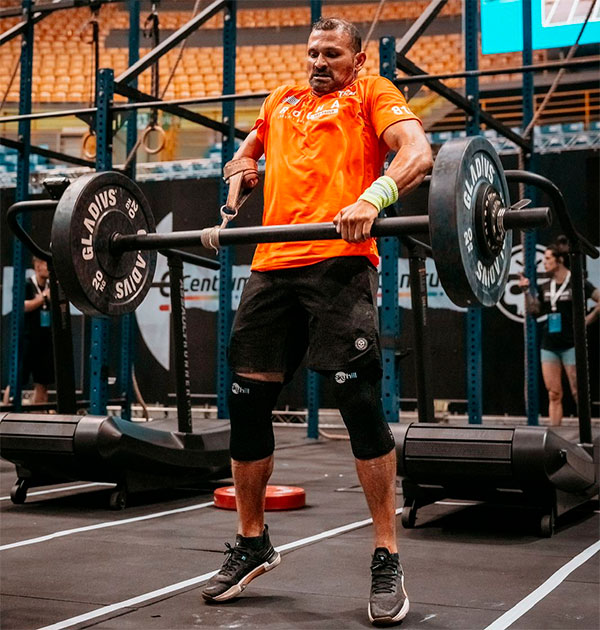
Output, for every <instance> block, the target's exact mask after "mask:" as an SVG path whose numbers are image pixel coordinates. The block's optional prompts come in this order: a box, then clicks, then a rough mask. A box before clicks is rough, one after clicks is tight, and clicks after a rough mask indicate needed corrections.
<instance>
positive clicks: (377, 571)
mask: <svg viewBox="0 0 600 630" xmlns="http://www.w3.org/2000/svg"><path fill="white" fill-rule="evenodd" d="M408 607H409V603H408V597H407V596H406V591H405V590H404V573H403V572H402V566H401V565H400V562H399V559H398V554H397V553H390V552H389V551H388V550H387V549H386V548H385V547H377V549H375V553H374V554H373V561H372V562H371V597H370V598H369V620H370V621H371V623H373V624H374V625H376V626H387V625H390V624H393V623H397V622H398V621H400V620H402V619H404V617H406V614H407V613H408Z"/></svg>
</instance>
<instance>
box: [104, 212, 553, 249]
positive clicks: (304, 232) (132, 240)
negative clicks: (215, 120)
mask: <svg viewBox="0 0 600 630" xmlns="http://www.w3.org/2000/svg"><path fill="white" fill-rule="evenodd" d="M549 223H550V210H549V208H529V209H527V210H519V211H510V210H507V211H506V213H505V214H504V227H505V229H520V228H531V227H542V226H547V225H549ZM211 229H212V228H211ZM428 229H429V218H428V217H427V216H426V215H422V216H410V217H390V218H386V219H377V220H376V221H375V222H374V223H373V227H372V229H371V235H372V236H377V237H379V236H399V235H401V234H423V233H426V232H427V231H428ZM203 232H204V230H188V231H180V232H171V233H168V234H127V235H125V234H114V235H113V237H112V239H111V251H113V252H114V253H115V254H118V253H119V252H126V251H136V250H140V249H141V250H150V249H162V248H165V247H186V246H187V247H189V246H191V245H201V244H202V233H203ZM339 238H341V237H340V235H339V233H338V232H337V231H336V229H335V226H334V225H333V223H311V224H301V225H265V226H253V227H239V228H228V229H224V230H220V231H219V243H220V245H243V244H246V245H248V244H255V243H283V242H292V241H306V240H315V241H317V240H335V239H339Z"/></svg>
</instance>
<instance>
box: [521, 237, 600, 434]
mask: <svg viewBox="0 0 600 630" xmlns="http://www.w3.org/2000/svg"><path fill="white" fill-rule="evenodd" d="M568 253H569V245H568V240H567V238H566V237H564V236H559V237H558V238H557V241H556V243H555V244H553V245H549V246H548V247H547V248H546V251H545V252H544V260H543V263H544V269H545V271H546V276H545V277H544V278H541V279H540V280H539V281H538V285H537V291H536V295H535V296H534V295H532V294H531V293H530V291H529V280H528V279H527V278H525V277H524V276H521V279H520V281H519V286H521V287H523V289H524V293H525V308H526V309H527V312H528V313H530V314H531V315H534V316H536V317H537V316H538V315H547V318H546V321H545V322H544V324H543V328H542V336H541V343H540V346H541V362H542V375H543V377H544V384H545V386H546V389H547V390H548V416H549V418H550V424H551V425H554V426H558V425H560V423H561V421H562V417H563V404H562V398H563V388H562V369H563V368H564V370H565V373H566V375H567V379H568V381H569V386H570V388H571V393H572V394H573V398H574V399H575V401H576V402H577V375H576V370H575V342H574V338H573V294H572V290H571V272H570V271H569V268H568ZM585 297H586V299H588V300H589V299H592V300H594V301H595V302H596V306H595V308H594V309H593V310H592V311H591V312H590V313H588V315H587V316H586V319H585V323H586V325H588V326H589V324H591V323H592V322H593V321H594V320H595V319H597V317H598V314H599V312H600V304H599V302H600V290H598V289H596V288H595V287H594V286H593V285H592V284H591V283H590V282H588V281H587V280H586V281H585Z"/></svg>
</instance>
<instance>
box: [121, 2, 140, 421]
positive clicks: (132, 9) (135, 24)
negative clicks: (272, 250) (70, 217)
mask: <svg viewBox="0 0 600 630" xmlns="http://www.w3.org/2000/svg"><path fill="white" fill-rule="evenodd" d="M139 57H140V0H129V63H128V67H129V68H131V66H132V65H133V64H134V63H135V62H136V61H138V59H139ZM130 85H131V87H133V88H137V77H135V78H134V79H133V81H132V82H131V84H130ZM132 100H133V99H131V98H130V99H129V101H130V102H131V101H132ZM128 117H129V118H128V120H127V122H126V123H125V124H126V139H125V147H126V149H125V153H126V155H127V156H129V154H130V153H131V152H132V151H133V149H134V147H135V145H136V143H137V109H134V110H132V111H130V112H129V113H128ZM135 171H136V160H135V154H134V155H133V156H132V159H131V161H130V163H129V165H128V167H127V176H128V177H129V178H130V179H135ZM120 329H121V352H120V354H119V379H118V383H119V394H120V398H121V399H122V400H123V403H122V404H121V409H122V412H121V416H122V417H123V419H125V420H131V403H132V401H133V383H132V369H133V357H134V351H135V348H134V343H135V334H134V332H135V318H134V315H133V313H128V314H127V315H123V316H122V317H121V321H120Z"/></svg>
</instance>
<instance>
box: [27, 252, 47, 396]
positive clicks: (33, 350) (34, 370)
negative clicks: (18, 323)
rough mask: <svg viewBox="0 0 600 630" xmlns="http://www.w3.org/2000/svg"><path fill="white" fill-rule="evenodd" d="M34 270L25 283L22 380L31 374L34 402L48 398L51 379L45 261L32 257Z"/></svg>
mask: <svg viewBox="0 0 600 630" xmlns="http://www.w3.org/2000/svg"><path fill="white" fill-rule="evenodd" d="M33 270H34V274H33V276H31V278H29V280H28V281H27V283H26V285H25V323H24V330H23V332H24V341H25V344H24V352H23V382H24V383H25V382H27V380H28V379H29V376H30V375H31V376H32V378H33V400H32V402H33V403H45V402H48V385H49V384H50V383H52V382H54V365H53V361H54V359H53V352H52V330H51V328H50V286H49V283H48V278H49V273H48V265H47V264H46V261H44V260H40V259H39V258H36V257H35V256H34V257H33Z"/></svg>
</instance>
